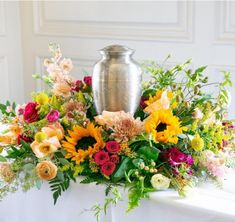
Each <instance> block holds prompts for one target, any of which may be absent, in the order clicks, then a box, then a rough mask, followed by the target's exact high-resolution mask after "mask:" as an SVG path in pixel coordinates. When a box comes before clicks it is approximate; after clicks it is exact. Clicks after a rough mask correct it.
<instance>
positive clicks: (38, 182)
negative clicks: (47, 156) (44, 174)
mask: <svg viewBox="0 0 235 222" xmlns="http://www.w3.org/2000/svg"><path fill="white" fill-rule="evenodd" d="M42 183H43V182H42V180H37V181H36V187H37V189H38V190H40V189H41V187H42Z"/></svg>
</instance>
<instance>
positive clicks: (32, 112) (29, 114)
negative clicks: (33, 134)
mask: <svg viewBox="0 0 235 222" xmlns="http://www.w3.org/2000/svg"><path fill="white" fill-rule="evenodd" d="M37 105H38V104H37V103H34V102H29V103H28V104H27V105H26V106H25V109H24V121H25V122H26V123H33V122H35V121H37V120H38V118H39V115H38V110H37Z"/></svg>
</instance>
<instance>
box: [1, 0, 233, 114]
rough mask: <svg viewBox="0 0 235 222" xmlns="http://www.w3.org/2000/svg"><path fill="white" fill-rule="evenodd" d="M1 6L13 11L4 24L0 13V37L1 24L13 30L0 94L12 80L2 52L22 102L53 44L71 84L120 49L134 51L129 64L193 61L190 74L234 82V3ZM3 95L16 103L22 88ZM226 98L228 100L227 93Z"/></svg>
mask: <svg viewBox="0 0 235 222" xmlns="http://www.w3.org/2000/svg"><path fill="white" fill-rule="evenodd" d="M1 4H5V5H6V9H7V10H8V11H11V13H13V12H14V11H16V12H17V13H16V14H15V15H14V16H12V17H8V19H7V18H5V17H6V15H5V16H4V15H3V16H2V13H1V10H0V35H1V33H2V31H1V30H2V27H3V28H4V24H5V23H4V22H2V21H4V19H2V17H3V18H5V19H6V20H8V23H10V22H12V23H13V24H14V25H12V26H9V29H14V32H15V34H14V37H15V38H14V41H13V42H12V39H11V40H10V35H9V37H8V36H7V37H6V36H3V37H0V40H1V42H0V46H1V47H0V71H1V76H2V73H4V74H3V75H4V79H2V81H1V82H0V93H1V94H2V93H4V92H5V90H2V87H7V84H6V82H7V81H8V80H9V78H10V79H12V78H14V76H15V75H16V72H15V71H14V70H10V69H8V70H7V68H5V65H4V64H5V63H4V62H2V61H5V60H2V59H1V58H2V57H1V55H3V56H5V54H4V51H7V50H11V51H13V52H16V53H17V54H14V53H12V54H9V56H10V55H13V54H14V56H15V60H17V61H18V62H16V63H14V64H12V63H10V62H8V63H6V64H7V65H6V67H11V66H13V65H14V67H17V68H15V69H17V70H18V72H17V73H18V75H21V74H22V73H24V86H25V87H24V95H25V99H26V98H29V97H28V95H30V92H31V91H32V90H34V89H41V88H42V85H40V84H37V83H36V81H35V80H33V79H32V78H31V74H32V73H34V72H41V73H43V72H44V69H43V66H42V61H43V58H44V57H46V56H48V51H47V45H48V43H49V42H58V43H60V45H61V48H62V51H63V53H64V55H65V56H66V57H71V58H72V59H73V61H74V65H75V68H74V71H73V73H74V75H75V76H77V77H78V78H79V77H81V75H82V73H81V70H82V69H86V70H88V71H91V70H92V65H93V63H94V62H95V61H96V60H97V59H98V58H99V54H98V52H97V50H98V49H100V48H103V47H104V46H107V45H109V44H124V45H127V46H129V47H131V48H133V49H135V50H136V53H135V58H136V59H137V60H140V61H142V60H146V59H154V60H157V61H162V60H164V58H165V57H166V56H167V55H168V54H169V53H170V54H171V55H172V60H171V62H172V63H173V64H174V63H177V62H182V61H184V60H186V59H188V58H193V61H194V63H193V66H194V67H195V66H200V65H205V64H207V65H208V66H209V68H208V73H209V75H210V77H211V81H215V80H217V79H220V75H218V73H219V70H223V69H226V70H229V71H231V72H232V73H233V80H234V82H235V74H234V71H235V2H234V1H194V2H193V1H138V2H137V1H115V2H114V1H93V2H91V1H74V2H69V1H64V2H57V1H50V2H47V1H44V2H40V1H37V2H20V3H16V2H15V3H0V9H1V8H2V6H1ZM19 5H20V7H18V6H19ZM19 11H20V14H21V16H20V17H19V15H18V12H19ZM9 18H10V21H9ZM19 20H20V24H19ZM8 23H6V24H5V25H7V24H8ZM19 25H21V34H20V32H19ZM3 30H4V29H3ZM9 31H10V30H9ZM12 32H13V31H12ZM20 37H21V38H22V48H23V50H21V44H20V40H19V39H20ZM2 39H4V40H2ZM4 41H5V42H4ZM18 43H19V45H17V44H18ZM13 44H14V45H13ZM2 45H3V47H2ZM21 59H23V65H24V67H23V71H22V69H21V67H20V62H19V61H20V60H21ZM2 70H5V71H2ZM7 74H8V75H7ZM20 89H21V90H20ZM8 91H9V93H10V94H9V97H10V98H16V96H15V95H20V94H22V92H23V88H22V84H20V86H19V87H15V86H14V87H10V88H9V90H8ZM232 95H233V96H235V90H234V88H233V90H232ZM6 96H7V95H6ZM0 98H2V97H0ZM17 99H18V98H17ZM234 108H235V102H232V106H231V108H230V111H231V114H230V116H231V117H235V113H233V112H232V110H234Z"/></svg>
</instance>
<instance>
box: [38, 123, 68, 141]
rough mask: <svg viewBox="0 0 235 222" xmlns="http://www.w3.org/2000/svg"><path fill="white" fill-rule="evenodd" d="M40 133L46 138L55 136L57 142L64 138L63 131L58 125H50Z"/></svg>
mask: <svg viewBox="0 0 235 222" xmlns="http://www.w3.org/2000/svg"><path fill="white" fill-rule="evenodd" d="M42 132H43V133H45V134H46V135H47V137H53V136H57V138H58V139H59V140H62V139H63V138H64V129H63V127H62V126H61V125H60V123H54V124H50V125H48V126H47V127H43V128H42Z"/></svg>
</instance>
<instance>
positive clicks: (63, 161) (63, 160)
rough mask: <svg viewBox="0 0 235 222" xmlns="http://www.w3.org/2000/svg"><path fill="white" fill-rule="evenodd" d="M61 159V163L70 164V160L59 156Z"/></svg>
mask: <svg viewBox="0 0 235 222" xmlns="http://www.w3.org/2000/svg"><path fill="white" fill-rule="evenodd" d="M58 160H59V161H60V163H61V164H63V165H67V164H70V163H69V161H68V160H66V159H64V158H59V159H58Z"/></svg>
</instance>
